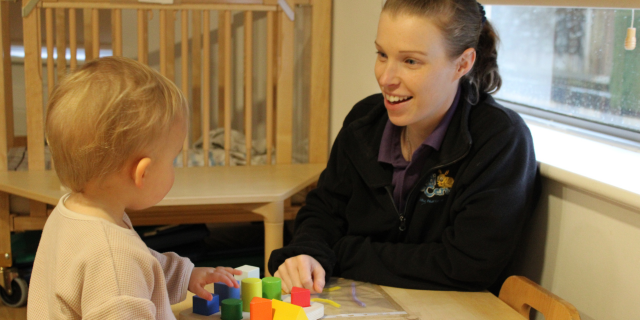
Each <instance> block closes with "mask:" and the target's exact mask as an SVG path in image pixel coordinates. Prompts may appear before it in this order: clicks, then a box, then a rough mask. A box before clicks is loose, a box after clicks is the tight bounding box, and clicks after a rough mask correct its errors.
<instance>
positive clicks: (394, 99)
mask: <svg viewBox="0 0 640 320" xmlns="http://www.w3.org/2000/svg"><path fill="white" fill-rule="evenodd" d="M385 97H386V98H387V100H389V102H391V103H399V102H402V101H406V100H409V99H411V98H412V97H396V96H392V95H388V94H386V95H385Z"/></svg>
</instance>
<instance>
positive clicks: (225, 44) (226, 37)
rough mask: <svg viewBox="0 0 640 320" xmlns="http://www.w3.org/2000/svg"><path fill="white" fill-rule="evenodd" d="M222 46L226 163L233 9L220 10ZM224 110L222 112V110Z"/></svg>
mask: <svg viewBox="0 0 640 320" xmlns="http://www.w3.org/2000/svg"><path fill="white" fill-rule="evenodd" d="M218 30H219V32H220V36H219V37H218V43H219V48H220V53H219V63H218V66H219V67H218V70H220V76H219V81H220V82H219V85H220V86H221V88H220V93H221V100H222V101H221V102H222V103H221V104H220V106H223V109H220V107H218V125H219V126H221V127H223V128H224V163H225V165H226V166H228V165H230V164H231V153H230V152H231V113H232V111H231V63H232V60H231V11H222V12H220V18H219V19H218ZM221 111H222V112H221Z"/></svg>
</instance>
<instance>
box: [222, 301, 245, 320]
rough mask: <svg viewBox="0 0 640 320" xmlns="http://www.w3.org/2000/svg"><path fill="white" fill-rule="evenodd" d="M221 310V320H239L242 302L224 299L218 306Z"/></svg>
mask: <svg viewBox="0 0 640 320" xmlns="http://www.w3.org/2000/svg"><path fill="white" fill-rule="evenodd" d="M220 309H222V315H221V317H220V319H222V320H240V319H242V300H240V299H224V300H222V303H221V304H220Z"/></svg>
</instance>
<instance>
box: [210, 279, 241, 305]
mask: <svg viewBox="0 0 640 320" xmlns="http://www.w3.org/2000/svg"><path fill="white" fill-rule="evenodd" d="M238 284H240V281H238ZM213 292H215V293H217V294H218V295H219V296H220V301H222V300H226V299H241V298H240V288H230V287H229V286H228V285H226V284H224V283H222V282H216V283H214V284H213Z"/></svg>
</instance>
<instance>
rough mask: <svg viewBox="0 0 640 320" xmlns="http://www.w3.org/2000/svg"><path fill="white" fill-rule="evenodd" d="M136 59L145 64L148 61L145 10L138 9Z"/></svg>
mask: <svg viewBox="0 0 640 320" xmlns="http://www.w3.org/2000/svg"><path fill="white" fill-rule="evenodd" d="M138 61H139V62H140V63H142V64H147V62H148V61H149V23H148V20H147V10H144V9H139V10H138Z"/></svg>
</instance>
